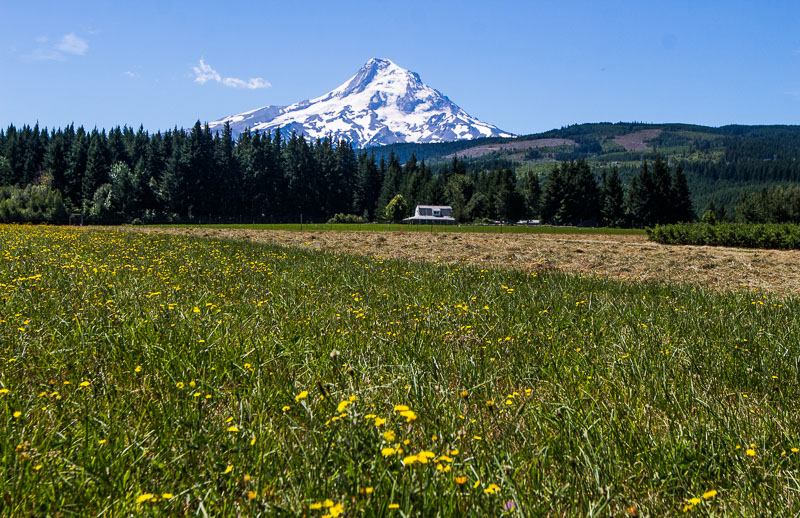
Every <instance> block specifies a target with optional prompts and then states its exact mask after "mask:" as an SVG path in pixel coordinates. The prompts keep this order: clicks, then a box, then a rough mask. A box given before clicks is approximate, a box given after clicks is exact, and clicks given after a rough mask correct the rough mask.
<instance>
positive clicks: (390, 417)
mask: <svg viewBox="0 0 800 518" xmlns="http://www.w3.org/2000/svg"><path fill="white" fill-rule="evenodd" d="M0 248H1V249H2V258H1V259H0V366H2V367H1V370H0V423H2V432H3V437H4V438H5V440H4V441H2V443H0V459H2V460H0V472H1V473H2V477H0V514H3V515H6V516H26V515H36V516H40V515H57V514H60V515H73V514H75V515H81V516H86V515H96V514H105V515H109V516H119V515H128V514H133V515H141V514H144V515H153V516H174V515H186V516H204V515H209V516H258V515H270V516H273V515H288V516H294V515H298V516H300V515H306V516H309V517H314V518H316V517H335V516H398V517H400V516H411V515H413V516H432V515H436V514H437V513H438V514H440V515H445V516H499V515H509V516H542V515H558V516H564V515H569V516H587V515H588V516H608V515H615V516H626V515H629V516H664V515H676V514H684V513H686V514H687V515H692V514H694V515H702V516H706V515H745V516H767V515H785V516H795V515H797V514H798V512H800V499H798V491H800V484H799V483H798V470H799V469H800V450H798V448H800V434H798V430H800V412H798V410H799V409H798V406H799V405H798V402H799V401H800V384H798V381H800V365H798V361H800V360H798V358H800V350H799V349H800V321H799V320H800V318H798V316H799V315H800V313H798V307H797V302H796V300H795V299H786V298H781V299H777V298H773V297H771V296H766V295H761V294H756V293H750V292H742V293H735V292H734V293H728V294H714V293H710V292H705V291H703V290H701V289H693V288H691V287H673V286H669V285H664V284H654V283H637V284H624V283H620V282H614V281H609V280H601V279H596V278H589V277H578V276H570V275H565V274H559V273H548V274H540V275H537V274H531V273H525V272H521V271H513V270H507V269H485V268H471V267H464V266H458V265H450V266H447V265H433V264H428V263H408V262H403V261H384V260H381V259H379V258H365V257H359V256H348V255H336V254H332V253H322V252H311V251H304V250H300V249H292V248H280V247H276V246H269V245H262V244H253V243H247V242H236V241H221V240H216V241H213V240H204V239H200V238H188V237H178V236H163V235H152V234H150V235H142V234H136V233H133V232H120V231H98V230H75V229H66V228H48V227H30V226H28V227H23V226H0Z"/></svg>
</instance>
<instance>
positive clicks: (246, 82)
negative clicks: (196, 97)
mask: <svg viewBox="0 0 800 518" xmlns="http://www.w3.org/2000/svg"><path fill="white" fill-rule="evenodd" d="M192 70H193V71H194V81H195V83H200V84H201V85H204V84H206V83H207V82H209V81H213V82H215V83H221V84H223V85H225V86H228V87H230V88H247V89H248V90H255V89H257V88H269V87H270V86H272V84H270V82H269V81H267V80H265V79H264V78H262V77H252V78H250V79H239V78H237V77H222V76H221V75H220V73H219V72H217V71H216V70H214V69H213V68H212V67H211V65H209V64H208V63H206V62H205V60H204V59H202V58H201V59H200V63H198V64H197V65H196V66H194V67H192Z"/></svg>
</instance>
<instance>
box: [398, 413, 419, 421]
mask: <svg viewBox="0 0 800 518" xmlns="http://www.w3.org/2000/svg"><path fill="white" fill-rule="evenodd" d="M400 415H401V416H403V417H405V418H406V422H407V423H410V422H411V421H414V420H415V419H417V414H416V413H414V411H413V410H403V411H402V412H400Z"/></svg>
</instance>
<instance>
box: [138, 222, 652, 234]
mask: <svg viewBox="0 0 800 518" xmlns="http://www.w3.org/2000/svg"><path fill="white" fill-rule="evenodd" d="M148 226H151V227H160V228H230V229H245V230H298V231H300V230H302V231H305V232H321V231H326V230H334V231H336V230H338V231H364V232H429V233H430V232H473V233H475V232H477V233H481V234H589V235H594V234H613V235H644V234H645V231H644V230H643V229H637V228H606V227H553V226H550V225H531V226H526V225H512V226H508V225H502V226H501V225H404V224H398V223H363V224H358V223H354V224H348V223H305V224H303V225H300V224H299V223H274V224H209V225H188V224H187V225H181V224H175V225H148Z"/></svg>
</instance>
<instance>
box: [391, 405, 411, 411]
mask: <svg viewBox="0 0 800 518" xmlns="http://www.w3.org/2000/svg"><path fill="white" fill-rule="evenodd" d="M407 410H408V407H407V406H406V405H395V406H394V411H395V412H405V411H407Z"/></svg>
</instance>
